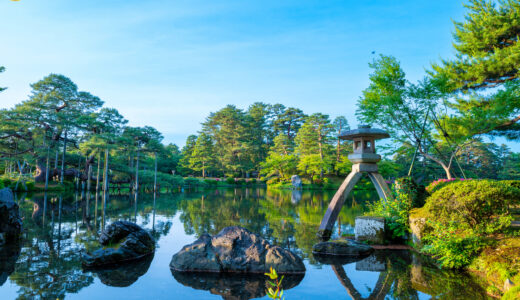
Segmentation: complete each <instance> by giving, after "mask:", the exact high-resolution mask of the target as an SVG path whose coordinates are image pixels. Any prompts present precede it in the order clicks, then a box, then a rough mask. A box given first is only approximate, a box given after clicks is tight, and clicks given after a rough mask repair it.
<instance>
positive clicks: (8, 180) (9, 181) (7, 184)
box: [1, 177, 12, 187]
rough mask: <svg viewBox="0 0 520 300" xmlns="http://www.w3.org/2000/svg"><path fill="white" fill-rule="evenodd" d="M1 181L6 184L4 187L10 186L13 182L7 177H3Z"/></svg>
mask: <svg viewBox="0 0 520 300" xmlns="http://www.w3.org/2000/svg"><path fill="white" fill-rule="evenodd" d="M1 181H2V183H3V185H4V187H9V186H10V185H11V183H12V180H11V179H9V178H7V177H2V179H1Z"/></svg>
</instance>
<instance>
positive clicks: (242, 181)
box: [235, 179, 246, 185]
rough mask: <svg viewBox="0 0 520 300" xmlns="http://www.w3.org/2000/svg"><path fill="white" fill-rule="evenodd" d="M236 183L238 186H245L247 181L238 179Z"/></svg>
mask: <svg viewBox="0 0 520 300" xmlns="http://www.w3.org/2000/svg"><path fill="white" fill-rule="evenodd" d="M235 183H236V184H238V185H245V184H246V181H245V179H237V181H235Z"/></svg>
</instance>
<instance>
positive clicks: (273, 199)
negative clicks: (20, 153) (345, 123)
mask: <svg viewBox="0 0 520 300" xmlns="http://www.w3.org/2000/svg"><path fill="white" fill-rule="evenodd" d="M333 194H334V191H325V192H321V191H320V192H318V191H304V192H303V193H301V192H293V191H288V190H266V189H212V190H199V191H183V192H181V193H178V194H173V195H160V196H158V197H157V198H156V199H155V201H154V197H153V196H152V195H140V196H139V198H138V200H137V201H135V198H134V197H128V196H117V195H110V196H109V198H108V200H107V201H106V205H103V202H102V199H101V197H96V196H94V195H89V196H87V195H85V194H83V195H81V194H80V195H78V194H76V195H74V194H73V195H60V194H48V195H47V196H45V195H43V194H39V195H38V194H36V195H30V196H28V195H17V200H16V201H17V202H18V203H19V205H20V208H21V214H22V217H23V219H24V229H25V230H24V234H23V239H22V241H21V243H20V245H11V247H6V248H4V249H2V251H0V295H1V298H2V299H63V298H67V299H118V298H119V299H155V300H158V299H221V298H224V299H249V298H262V297H264V298H267V297H266V296H265V286H266V282H265V278H264V276H217V275H207V276H203V275H192V274H184V275H183V274H172V272H171V271H170V268H169V263H170V260H171V257H172V255H173V254H175V253H176V252H177V251H179V250H180V249H181V248H182V246H183V245H186V244H189V243H192V242H193V241H194V240H195V239H196V238H197V237H198V236H199V235H201V234H202V233H205V232H208V233H210V234H216V233H218V232H219V231H220V229H222V228H223V227H226V226H231V225H239V226H243V227H246V228H248V229H249V230H251V231H253V232H255V233H258V234H260V235H262V236H263V237H264V238H266V239H268V240H269V241H271V242H272V243H275V244H278V245H280V246H282V247H285V248H288V249H291V250H292V251H294V252H296V253H297V254H298V255H300V256H301V257H303V258H304V260H305V265H306V268H307V271H306V273H305V275H304V276H299V277H290V278H289V277H288V278H286V281H287V282H286V283H285V287H286V290H285V293H284V295H285V298H286V299H288V300H289V299H315V298H316V299H318V298H319V299H338V298H339V299H349V298H352V299H430V298H432V297H434V298H435V299H487V296H486V292H485V290H484V289H483V288H482V287H481V286H480V285H479V284H478V280H477V279H476V278H474V277H473V276H471V275H469V274H465V273H459V272H454V271H445V270H440V269H438V268H436V267H435V266H434V265H432V264H431V263H428V262H427V261H426V260H425V259H424V258H423V257H421V256H419V255H417V254H415V253H411V252H409V251H406V250H385V251H383V250H380V251H376V253H375V254H373V255H371V256H369V257H367V258H365V259H363V260H360V261H338V260H334V261H318V260H316V259H315V258H314V257H313V255H312V251H311V249H312V245H313V244H314V243H316V242H317V239H316V237H315V234H316V231H317V229H318V227H319V224H320V221H321V218H322V216H323V214H324V212H325V210H326V208H327V205H328V203H329V201H330V200H331V198H332V196H333ZM376 197H377V196H376V194H375V192H374V191H362V190H359V191H355V192H354V194H353V195H351V196H349V198H348V199H347V201H346V204H345V206H344V208H343V210H342V212H341V214H340V217H339V220H338V221H339V222H338V224H339V225H337V226H336V228H335V230H334V234H335V235H336V236H338V235H345V234H352V233H353V225H354V219H355V217H356V216H358V215H360V214H362V213H363V212H364V210H365V209H366V205H367V203H369V202H370V201H373V200H374V199H376ZM120 219H124V220H130V221H134V222H136V223H137V224H139V225H141V226H143V227H144V228H147V229H149V230H150V231H151V232H152V233H153V235H154V237H155V238H156V240H157V249H156V252H155V255H154V256H153V257H151V258H149V259H147V260H144V261H139V262H137V263H134V264H125V265H124V266H122V267H120V268H117V269H110V270H96V271H84V270H83V269H82V268H81V252H82V251H84V249H94V248H95V247H96V245H95V243H94V241H95V239H96V238H97V235H98V234H99V232H100V230H101V229H102V227H103V226H104V224H110V223H111V222H113V221H115V220H120Z"/></svg>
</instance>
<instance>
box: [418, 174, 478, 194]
mask: <svg viewBox="0 0 520 300" xmlns="http://www.w3.org/2000/svg"><path fill="white" fill-rule="evenodd" d="M464 180H471V178H470V179H464V178H452V179H445V178H441V179H437V180H435V181H433V182H432V183H430V184H429V185H428V186H427V187H426V191H427V192H428V193H429V194H433V193H435V192H436V191H438V190H440V189H441V188H443V187H445V186H447V185H448V184H451V183H455V182H459V181H464Z"/></svg>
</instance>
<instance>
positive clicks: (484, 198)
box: [425, 180, 520, 230]
mask: <svg viewBox="0 0 520 300" xmlns="http://www.w3.org/2000/svg"><path fill="white" fill-rule="evenodd" d="M519 197H520V189H517V188H515V187H512V186H511V185H508V184H505V183H503V182H500V181H493V180H467V181H460V182H455V183H452V184H450V185H447V186H445V187H443V188H441V189H440V190H438V191H436V192H435V193H434V194H433V195H431V196H430V197H429V198H428V199H427V201H426V205H425V209H426V210H427V211H428V212H429V214H430V215H433V216H435V217H436V219H437V221H438V222H441V223H443V224H448V223H450V222H455V223H458V224H459V227H463V226H467V227H469V228H472V229H473V230H482V229H484V228H485V227H491V228H497V225H500V226H498V228H500V227H502V224H500V223H501V222H504V217H506V216H508V215H509V206H510V205H511V204H513V202H514V201H515V199H519Z"/></svg>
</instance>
